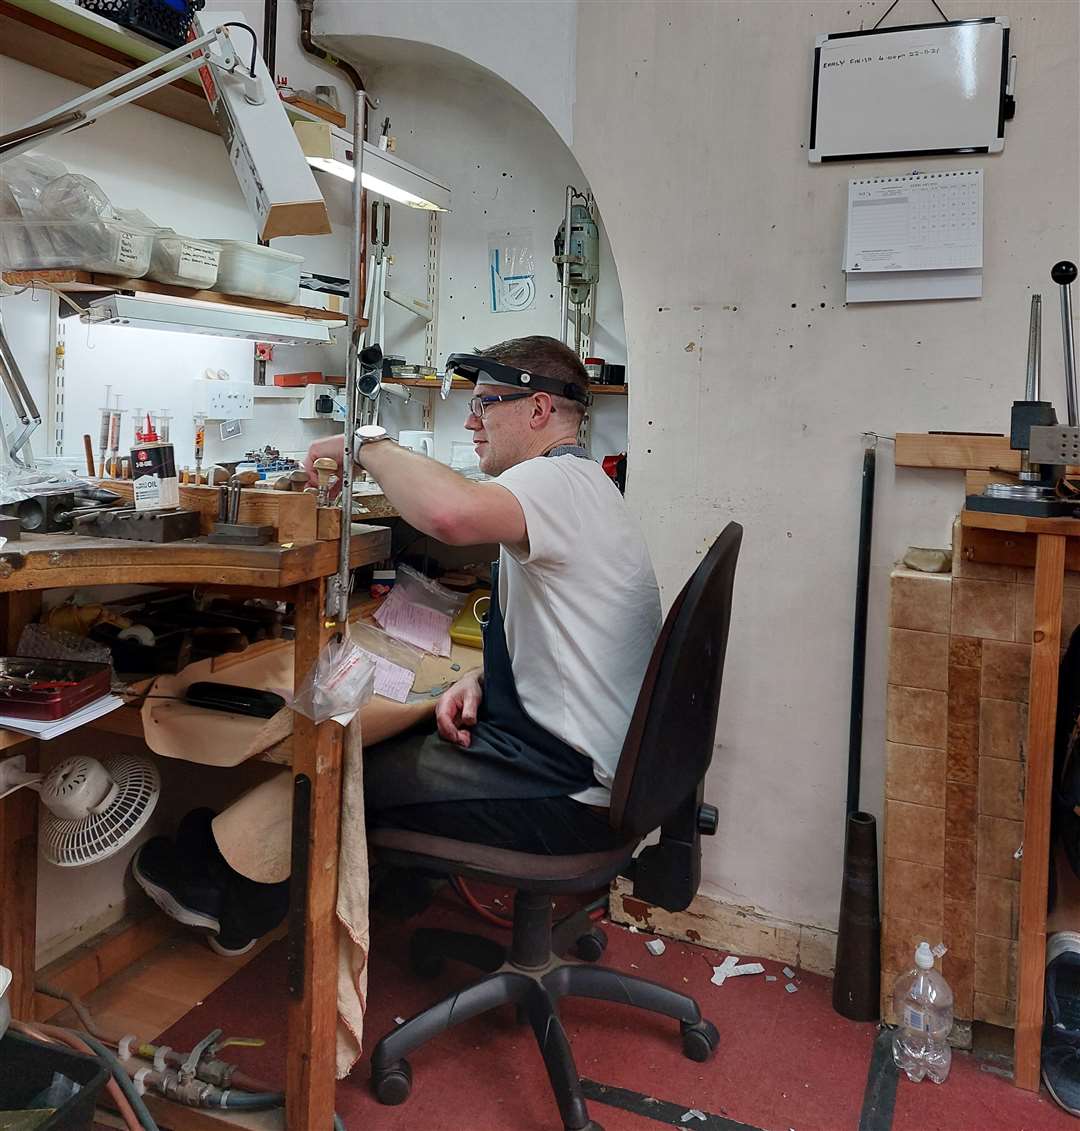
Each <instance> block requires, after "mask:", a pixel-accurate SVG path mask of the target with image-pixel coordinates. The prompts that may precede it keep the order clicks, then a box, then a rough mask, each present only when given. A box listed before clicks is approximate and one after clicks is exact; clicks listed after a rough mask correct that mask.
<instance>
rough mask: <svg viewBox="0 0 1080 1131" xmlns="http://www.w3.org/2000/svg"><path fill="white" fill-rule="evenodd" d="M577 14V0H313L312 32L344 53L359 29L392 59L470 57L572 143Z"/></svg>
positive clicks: (331, 47) (387, 58) (382, 53)
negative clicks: (421, 49)
mask: <svg viewBox="0 0 1080 1131" xmlns="http://www.w3.org/2000/svg"><path fill="white" fill-rule="evenodd" d="M285 7H286V5H285V4H282V10H284V8H285ZM576 17H577V0H544V2H543V3H540V4H523V3H514V4H493V3H490V0H412V2H411V3H402V2H400V0H349V2H348V3H340V2H334V0H317V3H316V5H315V20H314V30H315V34H316V38H318V39H319V40H320V41H323V42H325V43H326V45H327V46H328V47H329V48H330V49H331V50H336V51H338V52H340V53H341V54H342V55H343V56H344V57H345V58H351V57H352V50H353V48H354V46H355V43H354V41H355V37H356V36H359V35H362V36H364V37H365V39H369V38H372V37H380V38H383V39H385V40H386V41H387V42H385V43H384V44H382V45H381V46H380V54H381V57H382V58H383V59H384V60H386V61H390V62H397V61H400V60H401V58H403V57H404V58H408V57H413V58H415V55H416V45H417V44H428V45H431V46H433V47H435V48H438V49H440V50H444V51H448V52H453V53H454V54H455V55H458V56H461V57H463V58H465V59H471V60H473V61H475V62H476V63H478V64H479V65H480V66H482V67H484V68H486V69H487V70H489V71H491V72H492V73H493V74H495V75H498V76H500V77H501V78H502V79H504V80H505V81H506V82H508V83H509V84H510V85H511V86H513V87H515V88H516V89H517V90H519V91H520V92H521V93H522V94H523V95H525V97H526V98H527V99H528V100H529V101H530V102H532V103H533V105H535V106H536V107H538V108H539V110H540V111H541V113H543V115H544V116H545V117H546V118H547V119H548V121H549V122H550V123H551V124H552V126H553V127H554V129H555V130H556V132H557V133H558V134H559V135H560V137H562V138H563V140H564V141H566V142H567V143H568V144H569V143H570V142H571V141H572V137H573V108H574V51H575V46H576V43H575V32H576ZM395 40H396V41H399V42H397V43H395V42H393V41H395Z"/></svg>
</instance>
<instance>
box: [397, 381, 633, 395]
mask: <svg viewBox="0 0 1080 1131" xmlns="http://www.w3.org/2000/svg"><path fill="white" fill-rule="evenodd" d="M388 384H391V385H407V386H408V387H409V388H410V389H440V388H442V378H441V377H391V378H390V380H389V382H388ZM450 388H451V390H461V391H464V390H466V389H475V388H476V386H475V385H474V384H473V383H472V382H471V381H466V380H465V378H464V377H455V378H454V379H453V381H452V382H451V384H450ZM589 392H590V393H592V394H593V395H594V396H602V397H625V396H626V386H625V385H590V386H589Z"/></svg>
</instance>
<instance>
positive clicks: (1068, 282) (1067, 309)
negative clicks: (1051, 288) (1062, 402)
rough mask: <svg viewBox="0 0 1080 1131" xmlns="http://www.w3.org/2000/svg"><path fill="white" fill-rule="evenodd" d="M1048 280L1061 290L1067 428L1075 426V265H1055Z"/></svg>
mask: <svg viewBox="0 0 1080 1131" xmlns="http://www.w3.org/2000/svg"><path fill="white" fill-rule="evenodd" d="M1050 278H1052V279H1053V280H1054V282H1055V283H1057V284H1058V286H1059V287H1060V288H1061V344H1062V347H1063V349H1064V351H1065V396H1066V398H1067V399H1068V403H1069V427H1070V428H1075V427H1076V425H1077V411H1076V344H1075V342H1074V341H1073V323H1072V295H1071V293H1070V289H1071V286H1072V282H1073V280H1074V279H1075V278H1076V264H1075V263H1069V262H1068V261H1067V260H1062V261H1061V262H1060V263H1055V264H1054V266H1053V268H1052V269H1051V271H1050Z"/></svg>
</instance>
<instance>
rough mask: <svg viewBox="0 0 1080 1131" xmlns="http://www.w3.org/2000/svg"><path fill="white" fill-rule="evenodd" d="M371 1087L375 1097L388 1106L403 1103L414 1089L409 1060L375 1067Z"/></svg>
mask: <svg viewBox="0 0 1080 1131" xmlns="http://www.w3.org/2000/svg"><path fill="white" fill-rule="evenodd" d="M371 1088H372V1090H373V1091H374V1093H375V1098H376V1099H377V1100H378V1101H379V1103H381V1104H386V1105H387V1106H388V1107H396V1106H397V1105H398V1104H403V1103H404V1102H405V1101H406V1100H407V1099H408V1098H409V1093H410V1092H411V1091H412V1069H411V1068H410V1067H409V1062H408V1061H407V1060H396V1061H394V1063H393V1064H391V1065H388V1066H387V1067H386V1068H373V1069H372V1071H371Z"/></svg>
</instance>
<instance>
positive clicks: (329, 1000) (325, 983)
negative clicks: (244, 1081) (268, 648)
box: [0, 526, 390, 1131]
mask: <svg viewBox="0 0 1080 1131" xmlns="http://www.w3.org/2000/svg"><path fill="white" fill-rule="evenodd" d="M389 544H390V532H389V530H387V529H385V528H382V527H370V526H354V527H353V534H352V548H351V562H352V565H353V566H360V565H368V564H371V563H372V562H376V561H380V560H381V559H383V558H385V557H386V556H387V554H388V552H389ZM5 550H6V548H5ZM337 556H338V546H337V543H336V542H330V541H324V542H318V541H309V542H303V543H300V542H298V543H295V544H294V545H293V546H291V547H289V548H284V547H282V546H276V545H271V546H256V547H235V546H209V545H206V544H204V543H196V542H178V543H172V544H170V545H158V544H154V543H146V542H121V541H115V540H105V539H95V538H80V537H76V536H72V535H64V534H58V535H40V536H24V538H23V540H22V541H21V542H19V543H14V544H12V546H11V549H10V550H6V552H3V553H0V647H2V648H3V651H4V653H5V654H9V655H10V654H11V653H12V652H13V651H14V647H15V644H16V643H17V641H18V639H19V635H20V633H21V632H22V629H23V628H24V627H25V626H26V625H27V624H29V623H30V622H32V621H33V620H35V619H36V618H37V615H38V612H39V610H40V607H41V596H42V593H43V592H44V591H45V590H47V589H57V588H69V587H72V588H87V587H90V586H99V585H101V584H103V583H107V584H111V585H156V586H164V585H178V586H185V587H190V586H193V585H198V586H200V587H204V588H212V589H214V590H220V591H222V592H232V593H234V594H245V595H252V594H257V595H258V596H262V597H270V598H274V599H277V600H282V601H289V602H293V603H294V604H295V608H296V645H295V647H296V665H295V667H296V681H297V684H298V685H299V683H300V681H302V680H303V679H304V677H305V676H306V674H307V672H308V671H309V670H310V668H311V666H312V664H314V663H315V660H316V658H317V657H318V654H319V651H320V649H321V647H322V645H323V643H324V642H325V640H326V639H327V637H328V635H329V629H328V628H327V623H326V620H325V612H324V610H325V603H326V593H325V590H326V578H327V577H328V576H329V575H331V574H333V573H334V572H335V570H336V569H337V565H338V561H337ZM332 627H333V626H332V625H331V628H332ZM342 734H343V732H342V729H341V727H339V726H338V725H337V724H336V723H324V724H322V725H320V726H316V725H315V724H314V723H312V722H311V721H310V720H309V719H305V718H303V717H301V716H297V718H296V723H295V727H294V731H293V737H292V742H291V744H290V745H291V751H292V768H293V774H294V776H295V778H297V779H301V778H305V779H306V781H307V783H309V785H308V787H307V788H309V790H310V802H309V807H308V812H307V813H306V814H295V813H294V819H296V820H297V823H298V825H303V826H306V827H307V829H308V838H307V861H308V866H307V871H306V877H304V876H298V875H296V874H295V872H294V883H297V882H300V883H302V884H304V887H303V900H302V902H300V903H299V904H297V902H296V900H295V898H294V902H293V908H292V911H291V912H290V921H289V931H290V943H291V946H290V950H291V951H293V953H296V954H300V955H302V977H301V978H299V979H298V983H299V984H298V985H297V986H296V992H294V993H293V994H292V995H291V996H290V1000H289V1017H288V1034H289V1036H288V1068H287V1082H286V1108H285V1125H286V1126H287V1127H289V1128H295V1129H297V1131H299V1129H300V1128H304V1129H308V1128H310V1129H312V1131H316V1129H321V1128H325V1129H326V1131H329V1129H330V1127H331V1125H332V1120H333V1111H334V1082H335V1064H334V1050H335V1035H336V1029H337V1000H336V999H337V932H336V931H335V930H334V929H333V923H334V904H335V899H336V895H337V863H338V821H339V816H340V799H341V764H342ZM14 746H20V750H19V753H24V752H25V753H26V754H27V760H28V763H33V762H34V761H35V760H36V757H37V740H35V739H27V738H25V737H24V736H22V735H18V734H15V733H14V732H11V731H0V749H4V748H10V747H14ZM305 818H306V819H305ZM37 820H38V799H37V795H36V794H35V793H33V792H32V791H30V790H25V789H24V790H20V791H19V792H17V793H14V794H11V795H10V796H8V797H6V798H5V799H4V800H3V801H0V908H2V913H0V964H3V965H5V966H7V967H9V968H10V969H11V971H12V973H13V981H12V986H11V989H10V990H9V997H10V1000H11V1006H12V1013H13V1015H14V1016H15V1017H19V1018H24V1019H31V1018H32V1017H33V989H34V950H35V935H36V929H35V916H36V897H37ZM305 880H306V883H305V882H304V881H305ZM147 1098H148V1099H149V1097H147ZM153 1110H154V1111H155V1115H156V1118H158V1119H159V1120H160V1122H161V1123H162V1125H163V1126H167V1127H171V1128H177V1129H183V1131H187V1129H191V1131H196V1129H204V1128H210V1129H212V1128H218V1127H221V1126H222V1122H221V1120H223V1119H224V1118H225V1115H224V1113H222V1114H221V1115H220V1116H219V1115H215V1114H214V1113H212V1112H210V1111H206V1110H201V1109H194V1108H184V1107H180V1106H177V1105H174V1104H171V1103H168V1101H165V1100H159V1101H156V1102H154V1104H153Z"/></svg>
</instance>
